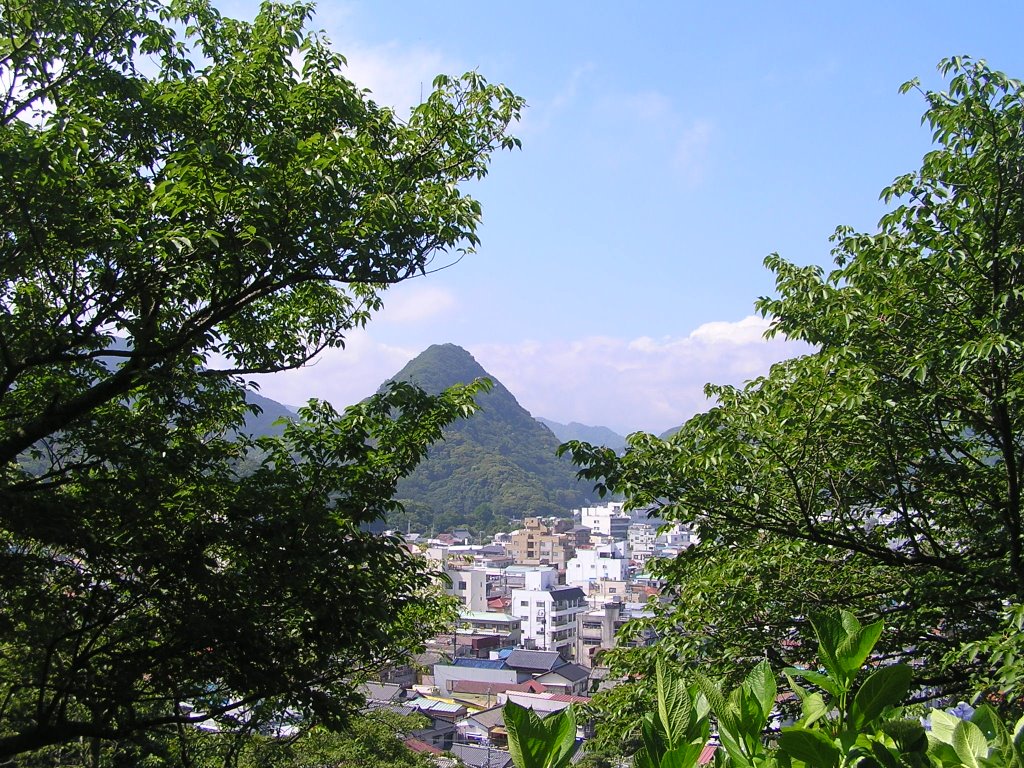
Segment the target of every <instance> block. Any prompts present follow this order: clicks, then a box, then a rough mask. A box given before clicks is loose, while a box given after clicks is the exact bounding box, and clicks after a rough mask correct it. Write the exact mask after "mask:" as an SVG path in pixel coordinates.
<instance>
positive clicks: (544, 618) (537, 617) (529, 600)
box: [509, 568, 586, 659]
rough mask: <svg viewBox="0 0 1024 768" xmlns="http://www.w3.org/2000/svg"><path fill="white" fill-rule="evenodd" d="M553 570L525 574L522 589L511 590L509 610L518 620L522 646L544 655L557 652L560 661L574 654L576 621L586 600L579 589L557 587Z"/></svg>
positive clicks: (584, 606) (583, 608)
mask: <svg viewBox="0 0 1024 768" xmlns="http://www.w3.org/2000/svg"><path fill="white" fill-rule="evenodd" d="M555 576H556V574H555V571H554V569H553V568H546V569H537V570H536V571H533V572H531V573H527V574H526V585H525V587H524V588H523V589H513V590H512V595H511V597H512V604H511V606H510V608H509V610H510V612H511V613H512V614H513V615H514V616H518V617H519V618H520V619H521V620H522V626H523V644H524V645H532V646H533V647H534V648H538V649H541V650H545V651H558V652H559V653H560V654H561V655H562V657H563V658H565V659H571V658H573V657H574V656H575V654H576V639H577V636H578V632H577V625H578V620H577V617H578V615H579V614H580V613H582V612H583V611H584V610H585V608H586V596H585V594H584V592H583V590H582V589H580V588H579V587H567V586H561V585H559V584H557V582H556V581H555Z"/></svg>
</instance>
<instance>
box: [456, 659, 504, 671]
mask: <svg viewBox="0 0 1024 768" xmlns="http://www.w3.org/2000/svg"><path fill="white" fill-rule="evenodd" d="M452 666H453V667H474V668H476V669H505V662H504V661H503V660H502V659H469V658H458V659H456V660H455V661H454V662H452Z"/></svg>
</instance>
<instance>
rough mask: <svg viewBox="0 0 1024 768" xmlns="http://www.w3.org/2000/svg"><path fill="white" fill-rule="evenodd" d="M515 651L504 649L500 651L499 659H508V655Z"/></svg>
mask: <svg viewBox="0 0 1024 768" xmlns="http://www.w3.org/2000/svg"><path fill="white" fill-rule="evenodd" d="M514 650H515V648H502V649H501V650H500V651H498V658H499V659H507V658H508V655H509V654H510V653H512V651H514Z"/></svg>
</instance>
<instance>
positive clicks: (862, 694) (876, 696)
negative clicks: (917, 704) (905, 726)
mask: <svg viewBox="0 0 1024 768" xmlns="http://www.w3.org/2000/svg"><path fill="white" fill-rule="evenodd" d="M913 676H914V672H913V670H912V669H911V668H910V667H909V666H908V665H906V664H893V665H892V666H889V667H881V668H880V669H877V670H875V671H874V672H872V673H871V675H869V676H868V678H867V680H865V681H864V683H863V684H862V685H861V686H860V688H859V689H858V690H857V693H856V694H855V695H854V698H853V705H852V707H851V709H850V727H851V728H854V729H862V728H865V727H867V726H868V725H870V724H871V723H872V722H873V721H874V720H875V718H877V717H878V716H879V715H880V714H882V712H883V711H884V710H885V709H886V708H887V707H894V706H897V705H898V704H899V703H900V702H901V701H902V700H903V698H904V697H905V696H906V695H907V691H908V690H909V689H910V681H911V680H912V679H913Z"/></svg>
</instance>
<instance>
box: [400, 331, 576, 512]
mask: <svg viewBox="0 0 1024 768" xmlns="http://www.w3.org/2000/svg"><path fill="white" fill-rule="evenodd" d="M480 377H487V378H489V379H490V380H491V381H492V382H493V383H494V388H493V389H492V390H491V391H490V392H487V393H484V394H482V395H480V396H478V398H477V402H478V403H479V404H480V410H479V411H478V412H477V413H476V414H474V415H473V416H472V417H471V418H469V419H462V420H460V421H458V422H456V423H455V424H453V425H452V426H450V427H449V428H448V429H447V430H446V431H445V437H444V440H443V441H440V442H438V443H436V444H435V445H434V446H432V447H431V449H430V452H429V453H428V456H427V458H426V460H425V461H424V462H423V463H422V464H420V466H419V467H418V468H417V469H416V470H415V471H414V472H413V473H412V475H410V476H409V477H407V478H405V479H403V480H402V481H401V482H400V483H399V485H398V494H397V498H398V499H400V500H401V501H402V502H403V504H404V505H405V507H406V509H407V512H408V515H407V519H403V520H394V521H392V522H393V523H395V524H398V525H401V526H402V527H405V526H406V525H408V526H409V527H414V526H415V527H418V528H420V529H429V528H431V527H434V528H436V529H443V528H448V527H451V526H454V525H469V526H470V527H473V528H477V529H485V530H486V529H491V528H495V527H499V526H500V525H502V524H503V523H506V522H507V521H508V519H510V518H511V519H516V518H522V517H523V516H524V515H530V514H538V515H561V516H568V515H569V513H570V511H571V510H572V509H573V508H574V507H579V506H582V505H586V504H588V503H592V501H593V494H592V493H591V492H590V484H589V483H585V482H580V481H578V480H577V479H576V469H575V467H574V466H573V465H572V464H571V463H570V462H569V461H568V460H567V459H564V458H559V457H558V456H556V455H555V451H556V450H557V449H558V446H559V443H560V441H559V439H558V438H557V437H555V435H554V433H553V432H552V431H551V430H550V429H548V428H547V427H546V426H544V425H543V424H541V423H540V422H539V421H537V420H536V419H534V418H533V417H532V416H531V415H530V413H529V412H528V411H527V410H526V409H524V408H523V407H522V406H521V405H519V403H518V402H517V401H516V399H515V397H514V396H513V395H512V393H511V392H509V391H508V389H506V388H505V387H504V385H502V384H501V382H500V381H498V380H497V379H495V378H494V377H493V376H491V375H490V374H488V373H487V371H485V370H484V369H483V368H482V367H481V366H480V364H479V363H477V361H476V360H475V359H473V356H472V355H470V354H469V353H468V352H467V351H466V350H464V349H462V348H461V347H458V346H456V345H454V344H437V345H434V346H432V347H429V348H428V349H426V350H425V351H424V352H422V353H421V354H420V355H418V356H417V357H416V358H414V359H413V360H411V361H410V362H409V363H408V364H406V366H405V367H404V368H402V370H401V371H399V372H398V373H397V374H396V375H395V376H394V378H393V380H397V381H408V382H412V383H414V384H417V385H419V386H420V387H422V388H423V389H425V390H426V391H428V392H430V393H432V394H436V393H438V392H440V391H441V390H442V389H444V388H446V387H449V386H451V385H453V384H460V383H469V382H471V381H473V380H474V379H477V378H480ZM428 521H429V522H428Z"/></svg>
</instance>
